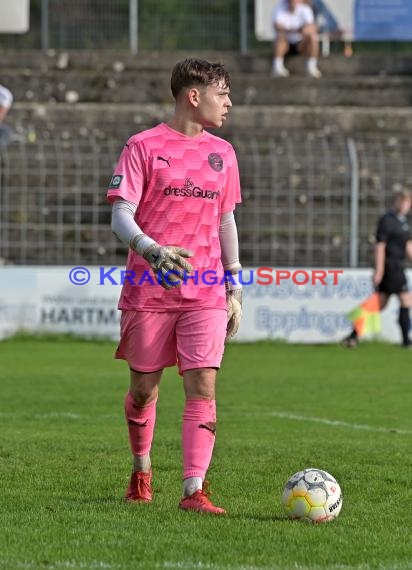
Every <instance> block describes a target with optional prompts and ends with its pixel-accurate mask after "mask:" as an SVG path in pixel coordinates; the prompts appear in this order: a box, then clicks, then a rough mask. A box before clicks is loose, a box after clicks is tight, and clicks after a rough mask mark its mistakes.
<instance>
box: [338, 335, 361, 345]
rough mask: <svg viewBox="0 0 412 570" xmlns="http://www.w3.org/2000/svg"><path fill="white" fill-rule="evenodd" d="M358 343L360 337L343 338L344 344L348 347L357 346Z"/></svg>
mask: <svg viewBox="0 0 412 570" xmlns="http://www.w3.org/2000/svg"><path fill="white" fill-rule="evenodd" d="M358 344H359V341H358V339H357V338H355V337H353V336H347V337H346V338H344V339H343V340H342V346H345V347H346V348H357V346H358Z"/></svg>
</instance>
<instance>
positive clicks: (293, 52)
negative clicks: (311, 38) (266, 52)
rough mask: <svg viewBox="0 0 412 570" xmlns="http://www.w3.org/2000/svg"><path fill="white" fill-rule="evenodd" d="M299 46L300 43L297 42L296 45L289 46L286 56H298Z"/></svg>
mask: <svg viewBox="0 0 412 570" xmlns="http://www.w3.org/2000/svg"><path fill="white" fill-rule="evenodd" d="M300 44H301V42H298V43H296V44H289V50H288V52H287V54H286V55H287V56H290V55H299V54H300V51H299V50H300Z"/></svg>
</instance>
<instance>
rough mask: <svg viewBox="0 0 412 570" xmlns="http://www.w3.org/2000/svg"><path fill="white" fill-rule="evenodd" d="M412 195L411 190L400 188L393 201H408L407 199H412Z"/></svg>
mask: <svg viewBox="0 0 412 570" xmlns="http://www.w3.org/2000/svg"><path fill="white" fill-rule="evenodd" d="M411 199H412V195H411V193H410V191H409V190H398V191H397V192H395V193H394V195H393V202H394V203H398V202H406V200H411Z"/></svg>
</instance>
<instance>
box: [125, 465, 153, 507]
mask: <svg viewBox="0 0 412 570" xmlns="http://www.w3.org/2000/svg"><path fill="white" fill-rule="evenodd" d="M152 498H153V491H152V470H151V469H150V471H148V472H145V471H134V472H133V473H132V475H131V477H130V482H129V486H128V487H127V491H126V495H125V499H126V501H130V502H140V503H149V502H150V501H151V500H152Z"/></svg>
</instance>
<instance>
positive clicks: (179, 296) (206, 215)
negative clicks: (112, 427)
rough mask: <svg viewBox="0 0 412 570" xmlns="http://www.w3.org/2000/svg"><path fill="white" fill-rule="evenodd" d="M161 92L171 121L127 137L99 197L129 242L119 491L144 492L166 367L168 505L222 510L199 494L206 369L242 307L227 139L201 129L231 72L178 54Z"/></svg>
mask: <svg viewBox="0 0 412 570" xmlns="http://www.w3.org/2000/svg"><path fill="white" fill-rule="evenodd" d="M171 89H172V93H173V96H174V98H175V101H176V106H175V112H174V114H173V116H172V118H171V119H170V121H169V122H168V123H161V124H159V125H157V126H156V127H154V128H152V129H149V130H146V131H143V132H141V133H138V134H136V135H134V136H132V137H131V138H130V139H129V141H128V142H127V144H126V145H125V147H124V148H123V151H122V153H121V156H120V159H119V161H118V164H117V166H116V168H115V170H114V173H113V176H112V179H111V181H110V185H109V189H108V194H107V195H108V199H109V200H110V202H111V203H112V204H113V210H112V230H113V232H114V233H115V234H116V235H117V236H118V237H119V239H121V240H122V241H123V242H124V243H125V244H126V245H127V246H128V247H129V252H128V258H127V273H126V279H125V281H124V285H123V289H122V293H121V296H120V300H119V309H121V310H122V315H121V322H120V327H121V335H120V336H121V338H120V343H119V346H118V348H117V351H116V358H122V359H124V360H126V361H127V363H128V365H129V368H130V388H129V391H128V393H127V394H126V398H125V415H126V420H127V424H128V429H129V439H130V446H131V450H132V453H133V458H134V461H133V470H132V475H131V479H130V483H129V486H128V489H127V491H126V499H127V500H129V501H139V502H148V501H151V500H152V495H153V492H152V466H151V458H150V449H151V445H152V440H153V434H154V428H155V421H156V403H157V399H158V393H159V384H160V380H161V376H162V372H163V369H164V368H165V367H168V366H174V365H176V364H177V365H178V368H179V373H180V374H181V375H182V377H183V387H184V392H185V407H184V412H183V425H182V445H183V496H182V498H181V500H180V503H179V507H180V508H181V509H184V510H191V511H198V512H202V513H213V514H225V512H226V511H225V510H224V509H223V508H220V507H217V506H215V505H214V504H213V503H212V502H211V501H210V499H209V497H208V493H207V486H206V485H205V477H206V472H207V470H208V467H209V464H210V461H211V458H212V453H213V447H214V442H215V434H216V401H215V383H216V375H217V371H218V369H219V367H220V364H221V360H222V357H223V352H224V344H225V340H227V339H228V338H231V337H232V336H234V335H235V334H236V332H237V329H238V327H239V323H240V319H241V312H242V309H241V305H242V288H241V284H240V283H239V281H240V280H239V271H240V269H241V265H240V263H239V246H238V236H237V228H236V223H235V218H234V214H233V212H234V210H235V207H236V204H237V203H239V202H240V201H241V197H240V184H239V171H238V165H237V160H236V156H235V152H234V150H233V147H232V146H231V145H230V144H229V143H228V142H226V141H225V140H223V139H221V138H218V137H216V136H215V135H212V134H211V133H209V132H207V131H206V130H205V128H216V127H221V126H222V124H223V122H224V121H225V120H226V117H227V114H228V112H229V109H230V107H231V106H232V103H231V100H230V97H229V93H230V78H229V74H228V72H227V71H226V70H225V68H224V67H223V66H222V65H221V64H219V63H210V62H208V61H205V60H202V59H186V60H184V61H181V62H179V63H177V64H176V65H175V67H174V69H173V72H172V76H171ZM225 276H226V279H225ZM128 277H129V278H128Z"/></svg>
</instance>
